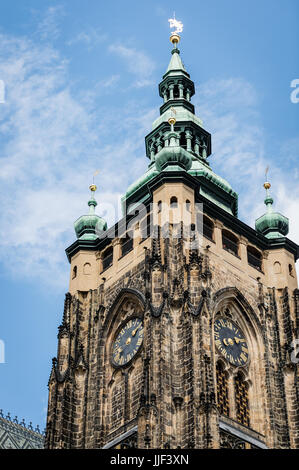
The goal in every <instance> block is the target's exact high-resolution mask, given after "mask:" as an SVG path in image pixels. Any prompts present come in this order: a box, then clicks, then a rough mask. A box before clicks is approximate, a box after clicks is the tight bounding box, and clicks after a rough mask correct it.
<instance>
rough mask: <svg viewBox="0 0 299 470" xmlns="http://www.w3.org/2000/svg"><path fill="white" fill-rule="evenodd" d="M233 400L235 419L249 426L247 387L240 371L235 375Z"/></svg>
mask: <svg viewBox="0 0 299 470" xmlns="http://www.w3.org/2000/svg"><path fill="white" fill-rule="evenodd" d="M235 400H236V417H237V421H238V422H239V423H241V424H244V425H245V426H249V400H248V388H247V384H246V383H245V381H244V378H243V375H242V374H241V373H239V374H238V375H237V376H236V377H235Z"/></svg>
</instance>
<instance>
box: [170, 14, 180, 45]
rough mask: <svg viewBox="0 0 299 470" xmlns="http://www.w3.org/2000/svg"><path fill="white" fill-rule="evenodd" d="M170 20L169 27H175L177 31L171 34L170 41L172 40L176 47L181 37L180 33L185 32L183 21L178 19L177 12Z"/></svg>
mask: <svg viewBox="0 0 299 470" xmlns="http://www.w3.org/2000/svg"><path fill="white" fill-rule="evenodd" d="M168 21H169V27H170V28H175V31H173V32H172V33H171V35H170V42H172V44H173V45H174V46H175V47H176V45H177V44H178V43H179V42H180V39H181V36H180V35H179V33H182V32H183V23H182V22H181V21H178V20H176V18H175V13H174V14H173V18H170V19H169V20H168Z"/></svg>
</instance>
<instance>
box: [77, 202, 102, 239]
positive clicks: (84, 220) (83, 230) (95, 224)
mask: <svg viewBox="0 0 299 470" xmlns="http://www.w3.org/2000/svg"><path fill="white" fill-rule="evenodd" d="M88 205H89V213H88V214H87V215H82V216H81V217H79V219H77V220H76V221H75V223H74V227H75V232H76V235H77V238H78V239H80V240H96V239H97V238H98V235H99V234H100V233H101V232H103V231H105V230H107V222H106V221H105V220H104V219H102V217H100V216H99V215H97V214H95V208H96V206H97V201H96V200H95V199H94V197H93V196H92V197H91V199H90V200H89V201H88Z"/></svg>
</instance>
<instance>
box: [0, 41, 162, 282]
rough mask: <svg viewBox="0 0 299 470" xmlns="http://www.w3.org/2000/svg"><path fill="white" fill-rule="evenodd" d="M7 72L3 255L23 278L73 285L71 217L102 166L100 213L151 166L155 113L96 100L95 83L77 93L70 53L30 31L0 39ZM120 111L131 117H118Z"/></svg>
mask: <svg viewBox="0 0 299 470" xmlns="http://www.w3.org/2000/svg"><path fill="white" fill-rule="evenodd" d="M0 77H1V78H2V79H3V80H4V81H5V84H6V91H7V97H6V103H5V104H1V105H0V112H1V114H0V138H1V140H0V164H1V166H0V198H1V207H2V211H1V213H0V226H1V232H0V260H1V261H2V263H3V264H4V266H5V268H6V269H7V270H9V271H11V273H12V274H13V275H15V276H20V277H23V276H26V277H27V278H32V279H37V278H38V279H39V280H40V282H44V283H45V284H49V283H50V284H51V283H52V284H55V285H56V286H58V287H59V288H61V287H62V286H63V288H64V289H66V288H67V279H68V263H67V261H66V257H65V254H64V249H65V247H66V246H68V245H69V244H71V243H72V242H73V241H74V240H75V234H74V231H73V222H74V221H75V220H76V219H77V218H78V217H79V216H80V215H82V214H84V213H86V212H87V211H88V207H87V200H88V197H89V192H88V185H89V184H90V181H91V178H92V174H93V172H94V171H95V169H97V168H100V170H101V173H100V175H99V176H98V177H97V183H98V184H99V186H100V189H101V190H100V193H99V194H98V195H97V199H98V201H99V203H100V205H99V207H98V210H97V212H98V213H99V214H101V212H102V210H103V211H104V209H105V207H107V203H111V202H113V203H114V204H115V206H117V205H118V199H119V197H120V195H121V194H122V193H123V192H124V191H125V190H126V187H127V186H128V185H129V184H130V183H131V182H132V181H133V180H134V178H137V177H138V176H139V175H140V172H141V171H144V169H145V167H146V164H147V161H146V159H145V158H144V140H143V138H144V135H145V134H146V132H147V131H148V129H149V128H150V122H151V117H153V113H152V111H150V110H144V109H142V110H141V109H139V108H138V106H137V104H136V105H134V103H131V106H126V108H125V109H121V110H120V109H113V108H112V107H111V106H109V108H107V109H106V108H104V107H103V108H100V107H97V106H96V103H94V102H93V101H92V100H89V99H85V95H88V93H89V92H90V90H87V91H86V92H85V91H84V93H83V94H81V96H82V99H79V98H78V96H79V95H80V94H78V93H77V91H78V90H76V93H73V92H72V89H71V82H70V75H69V70H68V63H67V62H66V61H65V60H64V58H62V57H60V55H59V54H58V53H57V51H56V50H55V49H53V48H51V47H49V46H48V45H45V44H36V43H33V42H32V41H30V40H28V39H26V38H22V39H16V38H12V37H7V36H3V35H2V36H1V37H0ZM115 80H116V78H115ZM107 86H108V85H107ZM120 115H122V116H123V118H124V120H119V119H115V116H120ZM103 116H105V119H104V120H103ZM116 136H118V137H117V139H116ZM129 158H130V161H128V159H129ZM116 166H117V172H116V171H115V168H116ZM128 166H130V171H128ZM110 212H111V211H110ZM112 215H113V214H111V213H109V214H107V217H108V221H109V223H110V224H111V223H113V222H114V220H112ZM119 216H120V215H119V214H118V216H116V217H119Z"/></svg>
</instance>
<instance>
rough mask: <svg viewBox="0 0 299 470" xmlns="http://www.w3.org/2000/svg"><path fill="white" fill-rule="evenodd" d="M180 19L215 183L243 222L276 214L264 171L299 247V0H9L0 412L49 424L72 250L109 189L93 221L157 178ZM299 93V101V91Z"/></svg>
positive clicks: (1, 62)
mask: <svg viewBox="0 0 299 470" xmlns="http://www.w3.org/2000/svg"><path fill="white" fill-rule="evenodd" d="M173 11H175V13H176V17H177V18H178V19H180V20H181V21H182V22H183V23H184V32H183V34H182V41H181V43H180V49H181V55H182V59H183V61H184V63H185V66H186V68H187V70H188V72H189V73H190V74H191V78H192V79H193V80H194V82H195V85H196V91H197V93H196V95H195V97H194V99H193V102H194V104H195V106H196V113H197V115H199V116H200V117H201V118H202V119H203V121H204V125H205V127H206V129H207V130H209V131H210V132H211V133H212V138H213V141H212V142H213V155H212V156H211V158H210V163H211V166H212V168H213V170H214V171H216V172H217V173H219V174H221V175H222V176H223V177H225V178H226V179H227V180H228V181H229V182H230V183H231V184H232V186H233V188H234V189H235V190H236V191H238V192H239V195H240V200H239V212H240V218H242V219H243V220H244V221H246V222H247V223H248V224H250V225H254V220H255V218H257V217H258V216H260V215H261V214H262V213H263V212H264V206H263V198H264V194H263V188H262V184H263V182H264V171H265V168H266V166H267V165H270V179H271V181H272V184H273V196H274V199H275V204H276V208H277V209H278V210H279V211H281V212H283V213H284V214H285V215H287V216H288V217H289V218H290V238H292V239H293V240H294V241H297V243H298V242H299V221H298V217H297V214H298V204H299V185H298V178H299V172H298V154H299V132H298V122H299V120H298V118H299V103H298V104H294V103H292V102H291V100H290V95H291V92H292V89H291V87H290V84H291V81H292V80H294V79H297V78H299V70H298V43H299V28H298V26H297V24H296V23H297V18H298V14H299V4H298V1H297V0H284V1H282V0H275V1H273V0H262V1H261V0H258V1H257V0H250V1H249V0H242V1H237V0H225V1H224V0H207V1H198V0H197V1H185V2H179V1H177V0H173V1H171V2H168V1H150V2H144V1H140V0H139V1H135V0H127V1H126V2H125V1H120V0H114V2H104V1H101V0H88V1H87V0H85V1H83V0H71V1H70V0H69V1H64V2H50V1H46V0H44V1H43V2H41V1H40V0H35V1H33V0H27V1H26V2H25V1H23V2H20V1H17V0H2V1H1V3H0V80H3V81H4V83H5V103H2V104H0V159H1V166H0V198H1V213H0V224H1V225H0V226H1V230H0V279H1V317H0V339H1V340H2V341H4V343H5V363H4V364H0V384H1V387H0V408H3V409H4V411H5V412H8V411H9V412H11V414H12V415H13V416H14V415H15V414H16V415H18V416H19V417H20V418H23V417H24V418H25V420H26V421H27V422H29V421H32V422H33V423H34V424H40V425H41V426H43V425H44V423H45V417H46V407H47V381H48V377H49V373H50V367H51V358H52V357H53V356H55V355H56V346H57V326H58V325H59V323H60V321H61V318H62V310H63V300H64V293H65V292H66V291H67V289H68V276H69V265H68V262H67V259H66V257H65V254H64V249H65V248H66V247H67V246H68V245H69V244H71V243H72V242H73V241H74V240H75V234H74V231H73V222H74V220H75V219H76V218H77V217H79V216H80V215H82V214H83V213H85V212H86V208H87V206H86V202H87V200H88V197H89V192H88V185H89V184H90V182H91V179H92V174H93V173H94V171H95V170H97V169H100V172H101V173H100V175H99V176H98V177H97V184H98V186H99V188H100V189H99V191H98V193H97V199H98V202H99V203H100V204H99V206H98V208H97V211H98V213H99V214H101V215H104V216H105V217H106V218H107V220H108V221H109V223H110V224H111V223H112V222H113V218H112V217H111V214H110V213H109V207H108V203H110V202H113V203H114V204H115V205H116V206H117V205H118V200H119V197H120V196H121V195H122V194H123V193H124V192H125V190H126V188H127V186H128V185H129V184H130V183H132V181H133V180H134V179H136V178H137V177H138V176H139V175H140V174H141V173H142V172H143V171H144V170H145V168H146V165H147V163H148V162H147V159H146V158H145V149H144V136H145V135H146V134H147V133H148V132H149V131H150V129H151V123H152V121H153V120H154V119H155V118H156V117H157V116H158V112H159V106H160V105H161V100H160V98H159V96H158V92H157V85H158V83H159V81H160V80H161V77H162V75H163V73H164V72H165V70H166V68H167V65H168V62H169V59H170V49H171V47H170V46H171V45H170V42H169V26H168V21H167V20H168V18H170V17H171V16H172V14H173ZM298 96H299V95H298Z"/></svg>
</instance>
